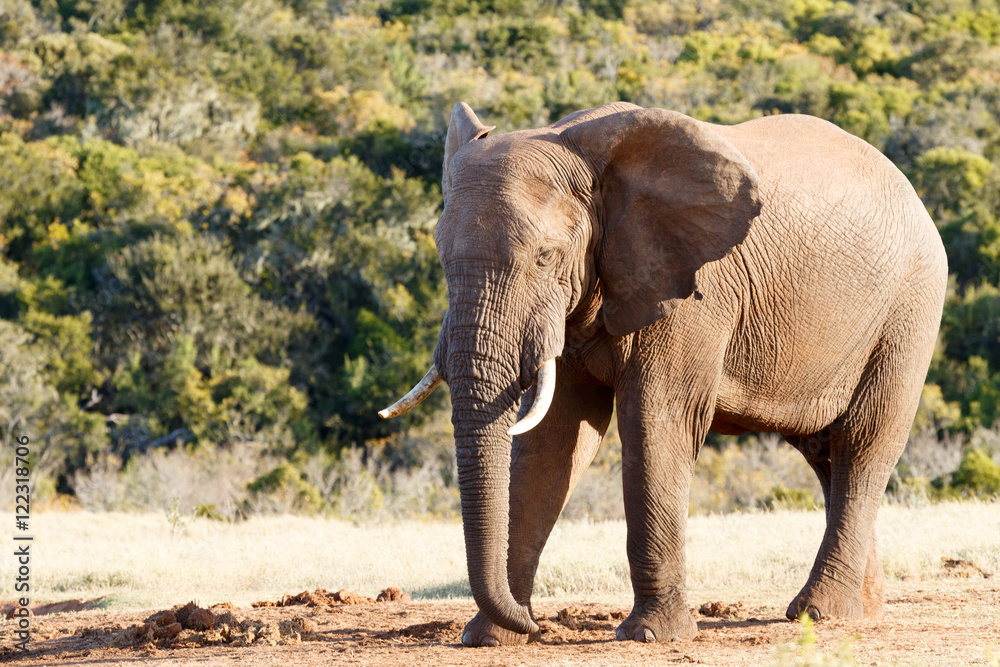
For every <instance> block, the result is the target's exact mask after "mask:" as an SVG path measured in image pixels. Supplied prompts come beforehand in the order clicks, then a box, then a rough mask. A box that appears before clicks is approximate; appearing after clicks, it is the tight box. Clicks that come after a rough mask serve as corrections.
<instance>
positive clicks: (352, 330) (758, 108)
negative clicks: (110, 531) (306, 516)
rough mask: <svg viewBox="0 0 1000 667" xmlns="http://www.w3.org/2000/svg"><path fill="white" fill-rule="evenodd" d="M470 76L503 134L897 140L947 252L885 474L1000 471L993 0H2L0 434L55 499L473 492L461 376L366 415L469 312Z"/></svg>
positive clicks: (719, 463)
mask: <svg viewBox="0 0 1000 667" xmlns="http://www.w3.org/2000/svg"><path fill="white" fill-rule="evenodd" d="M461 100H465V101H467V102H468V103H469V104H471V105H472V106H473V107H474V108H475V109H476V110H477V112H478V113H479V114H480V116H481V118H482V119H483V120H484V122H487V123H490V124H495V125H497V126H499V129H500V131H509V130H514V129H519V128H525V127H531V126H538V125H543V124H546V123H549V122H551V121H554V120H556V119H558V118H559V117H561V116H562V115H563V114H565V113H568V112H570V111H573V110H575V109H579V108H585V107H592V106H596V105H600V104H603V103H605V102H610V101H613V100H628V101H631V102H635V103H637V104H640V105H644V106H659V107H665V108H669V109H675V110H678V111H681V112H684V113H687V114H690V115H692V116H694V117H697V118H700V119H704V120H709V121H713V122H719V123H736V122H740V121H744V120H747V119H750V118H755V117H759V116H762V115H767V114H775V113H808V114H813V115H816V116H820V117H823V118H827V119H829V120H831V121H833V122H834V123H836V124H838V125H839V126H840V127H842V128H844V129H846V130H847V131H849V132H852V133H854V134H856V135H858V136H860V137H862V138H864V139H865V140H867V141H869V142H870V143H872V144H873V145H874V146H876V147H877V148H879V149H880V150H881V151H883V152H884V153H885V154H886V155H888V156H889V157H890V158H891V159H892V160H893V162H895V163H896V165H898V166H899V168H900V169H902V170H903V172H904V173H905V174H906V175H907V176H908V177H909V178H910V179H911V181H912V182H913V184H914V186H915V187H916V189H917V191H918V193H919V194H920V196H921V197H922V198H923V201H924V202H925V204H926V205H927V208H928V210H929V211H930V212H931V214H932V216H933V217H934V220H935V221H936V223H937V224H938V226H939V228H940V230H941V234H942V237H943V238H944V240H945V244H946V247H947V249H948V257H949V261H950V265H951V271H952V274H953V280H952V289H951V290H950V293H949V297H948V301H947V304H946V309H945V315H944V323H943V327H942V334H941V339H940V344H939V346H938V351H937V354H936V355H935V358H934V361H933V364H932V367H931V371H930V374H929V377H928V380H927V385H926V387H925V390H924V394H923V401H922V405H921V410H920V413H919V414H918V417H917V422H916V424H915V426H914V434H915V435H914V438H915V439H918V440H920V442H922V443H923V444H922V445H920V444H918V446H917V447H916V448H914V450H913V451H914V452H916V454H914V455H913V456H910V457H909V458H908V459H907V460H906V461H904V463H903V464H902V465H901V466H900V468H899V469H898V470H897V475H896V477H895V478H894V482H893V484H894V489H895V490H896V491H897V492H899V493H904V494H905V493H908V491H907V489H910V490H913V489H917V490H918V491H919V492H920V493H925V494H926V493H930V494H934V493H937V494H943V495H949V494H951V495H954V494H956V493H969V492H978V493H985V494H991V493H993V494H995V493H997V492H998V491H1000V467H998V466H997V463H996V461H997V458H998V456H1000V437H998V436H997V431H996V430H993V427H994V424H995V423H997V421H998V419H1000V287H998V285H1000V219H998V218H1000V168H998V166H1000V3H998V2H997V1H996V0H983V1H981V2H980V1H975V0H954V1H952V0H949V1H945V0H913V1H910V2H905V1H900V2H892V1H871V2H870V1H859V2H856V3H848V2H832V1H829V0H778V1H774V2H772V1H770V0H767V1H765V0H742V1H737V0H732V1H728V0H727V1H722V0H700V1H699V0H671V1H655V0H570V1H568V2H558V3H556V2H541V1H538V0H371V1H365V0H358V1H350V0H348V1H344V2H338V1H337V0H329V2H319V1H317V0H249V1H246V2H244V1H242V0H240V1H238V0H224V1H219V0H200V1H198V2H193V1H188V0H147V1H138V0H76V1H74V0H65V1H62V0H60V1H56V0H41V1H37V2H28V1H26V0H6V2H4V3H3V4H2V6H0V183H2V188H0V436H2V438H3V440H4V442H5V443H9V441H10V439H11V438H12V437H13V436H14V435H15V434H24V435H28V436H29V437H30V438H31V439H32V442H33V443H35V445H34V451H35V454H36V461H35V471H36V479H35V484H36V497H37V496H38V494H41V495H43V496H44V495H45V494H49V495H51V494H52V492H54V491H56V490H58V491H60V492H63V493H76V494H77V495H78V496H80V497H81V498H83V497H84V496H86V497H87V498H88V500H87V501H86V504H89V505H91V506H106V507H118V506H123V505H126V506H127V505H129V503H131V504H133V505H138V506H156V505H157V504H159V505H161V506H162V505H164V504H165V503H166V502H168V501H170V500H173V502H174V503H177V502H178V498H179V497H180V496H181V495H183V494H182V493H181V492H179V491H177V489H176V486H177V485H176V482H177V480H179V479H187V480H200V481H190V482H188V484H189V485H193V486H195V487H196V488H195V489H193V490H192V491H191V493H190V494H189V501H185V502H187V503H188V505H189V506H188V507H186V508H185V510H184V511H188V510H190V509H191V507H194V506H200V507H201V511H203V512H205V513H208V514H211V513H212V512H214V511H216V510H219V507H221V505H220V503H222V504H225V503H229V505H228V507H229V510H232V511H235V510H233V508H236V507H237V500H238V501H239V503H242V505H239V508H242V509H241V511H242V510H247V509H253V508H261V507H274V506H282V507H294V508H298V509H303V510H317V509H323V508H329V509H333V510H334V511H336V512H338V513H341V514H347V513H351V512H353V511H358V507H356V506H355V505H353V504H352V503H353V502H354V501H353V500H352V499H359V498H360V499H361V500H359V501H358V502H359V503H361V505H360V506H364V507H371V506H374V505H377V506H386V504H391V501H390V500H387V499H386V498H387V494H388V495H390V496H391V495H392V494H394V493H404V491H405V490H407V489H408V491H406V492H405V493H404V497H406V498H408V499H416V501H415V502H410V500H407V502H406V509H405V511H411V510H412V511H421V512H423V511H428V512H440V513H448V512H451V511H453V510H454V507H455V494H454V488H453V486H454V478H453V474H452V463H451V460H450V456H449V454H448V453H447V447H446V446H444V445H443V444H442V443H447V440H448V426H447V423H446V419H445V417H444V412H443V411H444V410H445V406H446V405H447V402H448V401H447V395H446V392H439V393H438V394H437V395H435V396H434V397H433V398H432V399H431V400H430V401H429V402H428V403H427V404H425V406H422V407H421V409H419V410H416V411H413V412H411V413H410V414H409V415H407V416H406V417H404V418H400V419H397V420H393V421H381V420H379V419H378V417H377V416H376V411H377V410H378V409H380V408H382V407H384V406H386V405H388V404H389V403H391V402H392V401H393V400H394V399H395V398H396V397H398V396H399V395H401V394H402V393H403V392H405V391H406V390H407V389H408V388H409V387H410V386H411V385H412V383H413V382H414V381H415V380H417V379H418V378H419V377H420V376H421V374H422V373H423V372H424V370H426V368H427V366H428V365H429V363H430V360H431V353H432V351H433V348H434V345H435V343H436V339H437V331H438V327H439V324H440V320H441V316H442V314H443V312H444V309H445V307H446V305H447V299H446V293H445V286H444V282H443V278H442V272H441V269H440V266H439V264H438V260H437V255H436V251H435V248H434V243H433V234H432V232H433V228H434V224H435V220H436V217H437V215H438V213H439V211H440V207H441V195H440V164H441V159H442V153H443V138H444V133H445V129H446V124H447V119H448V114H449V112H450V109H451V107H452V106H453V105H454V104H455V103H456V102H458V101H461ZM421 420H423V422H422V421H421ZM939 443H941V444H939ZM713 444H715V445H719V446H721V445H724V444H726V443H724V442H723V440H722V439H716V440H713ZM728 446H729V447H730V448H732V447H734V445H732V444H731V443H730V444H729V445H728ZM171 448H172V449H171ZM4 451H5V452H8V451H9V447H5V449H4ZM727 451H729V450H727V449H725V448H723V449H720V450H718V453H713V456H715V457H717V458H715V459H713V460H712V461H710V462H709V465H710V466H715V468H713V470H715V472H712V473H706V474H709V475H710V476H711V475H717V476H718V475H723V473H722V472H721V471H720V470H721V467H723V464H724V463H725V462H726V459H725V456H729V457H730V459H733V458H734V457H736V454H732V453H730V454H726V452H727ZM732 451H733V452H735V451H737V450H735V449H733V450H732ZM963 451H964V453H963ZM793 454H794V452H793ZM288 461H290V463H286V462H288ZM603 464H604V465H605V466H606V467H610V468H613V467H614V465H615V462H614V453H613V452H612V454H611V455H610V458H609V459H608V460H605V461H604V462H603ZM960 464H961V466H964V469H965V472H962V468H960ZM9 469H10V466H5V467H4V470H3V471H2V473H0V475H8V472H7V471H8V470H9ZM123 469H124V472H123ZM956 469H959V472H958V473H956V474H954V475H952V474H951V473H952V472H953V471H955V470H956ZM8 476H9V475H8ZM933 479H936V480H937V481H936V487H931V486H928V482H929V481H931V480H933ZM251 480H253V482H252V484H250V485H249V487H248V486H247V482H249V481H251ZM8 481H9V480H8ZM785 491H786V493H785V495H784V496H782V495H781V494H780V493H779V494H777V495H775V496H774V497H773V498H772V499H771V500H778V501H781V500H783V499H784V500H788V499H789V498H791V499H792V500H793V501H794V502H798V501H795V497H796V496H795V493H792V492H791V491H789V490H787V489H786V490H785ZM792 491H794V490H792ZM199 492H200V493H201V495H199ZM206 493H207V494H209V496H211V493H215V494H216V496H218V497H217V498H216V497H215V496H211V497H209V496H206V495H205V494H206ZM406 494H409V495H406ZM789 494H790V495H789ZM755 497H756V496H755ZM185 498H188V496H185ZM794 502H793V504H794ZM753 503H757V500H754V501H752V503H750V504H753ZM182 504H183V503H182ZM724 505H725V504H724ZM732 505H733V503H730V504H729V505H728V506H732ZM736 505H737V506H738V505H739V503H736ZM360 506H359V507H360ZM713 507H714V505H713ZM414 508H415V509H414ZM219 511H221V510H219ZM400 511H404V510H403V509H401V510H400Z"/></svg>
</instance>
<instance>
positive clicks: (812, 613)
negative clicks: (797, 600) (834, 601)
mask: <svg viewBox="0 0 1000 667" xmlns="http://www.w3.org/2000/svg"><path fill="white" fill-rule="evenodd" d="M806 613H807V614H809V618H811V619H812V620H814V621H821V620H823V612H821V611H820V610H819V609H817V608H816V607H814V606H812V605H809V607H808V608H806Z"/></svg>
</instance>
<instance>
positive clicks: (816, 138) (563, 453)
mask: <svg viewBox="0 0 1000 667" xmlns="http://www.w3.org/2000/svg"><path fill="white" fill-rule="evenodd" d="M492 129H494V128H492V127H487V126H484V125H483V124H482V123H481V122H480V121H479V119H478V118H477V117H476V115H475V114H474V113H473V111H472V110H471V109H470V108H469V107H468V106H467V105H465V104H464V103H463V104H459V105H457V106H456V107H455V108H454V110H453V111H452V114H451V121H450V125H449V128H448V135H447V140H446V144H445V158H444V173H443V179H442V185H443V188H442V189H443V193H444V211H443V213H442V214H441V217H440V220H439V222H438V225H437V229H436V232H435V239H436V241H437V248H438V253H439V256H440V258H441V263H442V265H443V266H444V272H445V276H446V279H447V282H448V306H449V307H448V311H447V314H446V316H445V318H444V323H443V326H442V329H441V335H440V338H439V340H438V345H437V348H436V351H435V354H434V365H433V366H432V367H431V369H430V371H428V373H427V375H426V376H425V378H424V380H422V381H421V383H420V384H419V385H418V386H417V387H415V388H414V389H413V391H411V392H410V394H408V395H407V396H406V397H404V398H403V399H401V400H400V401H399V402H398V403H397V404H396V405H394V406H392V407H391V408H387V409H386V410H384V411H383V412H382V413H381V414H382V415H383V416H393V415H395V414H398V413H400V412H403V411H405V410H407V409H409V408H411V407H412V406H413V405H415V404H416V403H418V402H419V401H420V400H422V398H423V397H425V396H426V395H427V394H428V393H429V392H430V391H432V390H433V389H434V387H435V386H437V384H438V383H440V382H441V381H442V380H443V381H446V382H448V385H449V386H450V388H451V392H452V406H453V423H454V427H455V440H456V448H457V458H458V466H459V487H460V492H461V499H462V518H463V525H464V529H465V544H466V557H467V559H468V566H469V581H470V584H471V587H472V592H473V596H474V597H475V600H476V602H477V604H478V605H479V609H480V612H479V614H478V615H477V616H476V617H475V618H474V619H473V620H472V621H470V622H469V624H468V625H467V626H466V628H465V631H464V634H463V642H464V643H465V644H467V645H496V644H506V643H515V642H521V641H524V640H525V639H526V638H527V636H528V635H529V634H530V633H534V632H536V631H537V629H538V627H537V625H536V624H535V622H534V621H533V620H532V616H531V610H530V604H529V598H530V595H531V589H532V583H533V580H534V575H535V571H536V568H537V566H538V558H539V554H540V552H541V550H542V547H543V546H544V544H545V541H546V539H547V538H548V535H549V532H550V531H551V529H552V526H553V524H554V523H555V521H556V518H557V517H558V515H559V512H560V511H561V509H562V507H563V506H564V504H565V502H566V500H567V498H568V496H569V494H570V492H571V490H572V489H573V487H574V485H575V484H576V482H577V481H578V480H579V478H580V476H581V474H582V472H583V470H584V468H586V467H587V465H588V464H589V463H590V462H591V460H592V458H593V456H594V454H595V451H596V449H597V447H598V444H599V442H600V440H601V437H602V436H603V434H604V432H605V430H606V429H607V427H608V423H609V421H610V419H611V413H612V404H613V403H615V402H617V406H618V428H619V433H620V435H621V440H622V476H623V483H624V492H625V515H626V519H627V524H628V538H627V551H628V559H629V565H630V572H631V579H632V587H633V590H634V594H635V600H634V606H633V608H632V612H631V614H630V615H629V616H628V617H627V618H626V619H625V620H624V621H623V622H622V624H621V625H620V626H619V627H618V629H617V637H618V638H619V639H635V640H640V641H656V640H661V641H663V640H669V639H672V638H677V637H679V638H689V637H693V636H694V635H695V634H696V632H697V625H696V624H695V623H694V621H693V620H692V618H691V615H690V614H689V612H688V607H687V601H686V599H685V590H684V586H685V562H684V530H685V521H686V517H687V513H688V490H689V485H690V480H691V475H692V469H693V466H694V462H695V459H696V458H697V456H698V451H699V449H700V447H701V446H702V443H703V442H704V439H705V436H706V433H707V432H708V430H709V429H712V430H715V431H718V432H721V433H728V434H736V433H743V432H746V431H747V430H758V431H769V432H777V433H781V434H783V435H784V436H785V438H786V439H787V440H788V441H789V442H790V443H791V444H792V445H794V446H795V447H796V448H798V449H799V450H800V451H801V452H802V453H803V454H804V455H805V457H806V459H807V460H808V462H809V464H810V465H811V466H812V467H813V469H814V470H815V471H816V474H817V475H818V477H819V479H820V482H821V484H822V487H823V494H824V496H825V498H826V519H827V527H826V533H825V535H824V537H823V542H822V545H821V547H820V550H819V554H818V555H817V556H816V561H815V564H814V566H813V568H812V573H811V574H810V575H809V579H808V581H807V582H806V584H805V586H804V587H803V588H802V590H801V592H800V593H799V594H798V595H797V596H796V597H795V599H794V600H792V602H791V604H790V605H789V607H788V612H787V615H788V616H789V617H790V618H794V617H797V616H798V615H800V614H801V613H802V612H807V613H809V614H810V615H811V616H813V617H814V618H817V619H818V618H823V617H827V616H839V617H846V618H862V617H872V616H877V615H879V614H880V613H881V609H882V605H883V603H884V594H883V573H882V566H881V562H880V560H879V556H878V550H877V547H876V543H875V529H874V523H875V515H876V512H877V510H878V505H879V500H880V497H881V496H882V493H883V492H884V491H885V487H886V483H887V481H888V478H889V474H890V472H891V471H892V469H893V466H894V465H895V463H896V461H897V459H898V458H899V455H900V453H901V452H902V449H903V446H904V444H905V442H906V439H907V434H908V431H909V428H910V426H911V423H912V421H913V417H914V414H915V411H916V409H917V404H918V401H919V397H920V392H921V387H922V384H923V380H924V376H925V374H926V372H927V367H928V364H929V363H930V359H931V354H932V351H933V348H934V342H935V338H936V335H937V331H938V325H939V322H940V317H941V308H942V303H943V300H944V295H945V284H946V281H947V275H948V270H947V261H946V259H945V253H944V247H943V246H942V244H941V239H940V237H939V235H938V233H937V231H936V229H935V227H934V224H933V222H932V221H931V219H930V217H929V216H928V214H927V212H926V210H925V209H924V207H923V205H922V204H921V202H920V200H919V199H918V198H917V195H916V194H915V193H914V191H913V188H912V187H911V186H910V184H909V182H907V180H906V178H905V177H904V176H903V175H902V174H901V173H900V172H899V171H898V170H897V169H896V168H895V167H894V166H893V165H892V163H891V162H890V161H889V160H888V159H886V158H885V157H884V156H883V155H882V154H880V153H879V152H878V151H877V150H875V149H874V148H872V147H871V146H869V145H868V144H866V143H865V142H863V141H861V140H860V139H857V138H855V137H853V136H851V135H849V134H847V133H846V132H843V131H841V130H840V129H838V128H837V127H835V126H834V125H831V124H830V123H827V122H825V121H822V120H820V119H817V118H812V117H808V116H799V115H787V116H773V117H767V118H761V119H757V120H752V121H749V122H746V123H742V124H740V125H735V126H730V127H724V126H719V125H711V124H708V123H704V122H700V121H697V120H694V119H692V118H689V117H687V116H684V115H682V114H680V113H675V112H671V111H664V110H662V109H644V108H640V107H637V106H635V105H632V104H626V103H614V104H608V105H605V106H602V107H600V108H597V109H590V110H586V111H578V112H576V113H573V114H570V115H569V116H566V117H565V118H563V119H562V120H560V121H559V122H557V123H555V124H553V125H550V126H548V127H544V128H541V129H538V130H525V131H518V132H511V133H509V134H504V135H501V136H495V137H493V136H487V135H488V134H489V132H490V130H492ZM525 392H527V393H525ZM522 394H524V400H523V402H521V406H520V412H519V411H518V404H519V401H520V400H521V398H522ZM529 406H530V407H529ZM518 417H520V420H519V421H517V422H516V423H515V420H516V418H518ZM535 426H537V428H533V427H535ZM511 435H514V436H515V437H514V438H513V442H511V437H510V436H511Z"/></svg>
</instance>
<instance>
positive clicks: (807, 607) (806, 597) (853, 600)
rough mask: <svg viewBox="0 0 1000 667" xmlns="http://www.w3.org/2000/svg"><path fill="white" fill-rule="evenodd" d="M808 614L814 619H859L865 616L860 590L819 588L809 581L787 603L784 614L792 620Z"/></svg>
mask: <svg viewBox="0 0 1000 667" xmlns="http://www.w3.org/2000/svg"><path fill="white" fill-rule="evenodd" d="M802 614H809V617H810V618H812V619H813V620H814V621H819V620H822V619H824V618H847V619H854V620H860V619H862V618H864V617H865V605H864V601H863V600H862V597H861V591H855V592H853V593H848V592H843V591H835V590H832V589H829V588H820V587H819V586H816V585H815V584H812V583H811V582H810V583H808V584H806V585H805V588H803V589H802V591H801V592H799V594H798V595H796V596H795V599H794V600H792V603H791V604H790V605H788V610H787V611H786V612H785V616H787V617H788V618H790V619H792V620H794V619H796V618H799V617H800V616H802Z"/></svg>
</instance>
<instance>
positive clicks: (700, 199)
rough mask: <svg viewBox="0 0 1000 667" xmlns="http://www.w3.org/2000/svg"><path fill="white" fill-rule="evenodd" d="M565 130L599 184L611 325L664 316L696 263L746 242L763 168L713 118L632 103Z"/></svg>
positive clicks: (601, 257) (624, 326)
mask: <svg viewBox="0 0 1000 667" xmlns="http://www.w3.org/2000/svg"><path fill="white" fill-rule="evenodd" d="M562 137H563V140H564V141H565V142H566V144H567V145H568V146H569V147H570V148H571V149H573V150H575V151H577V152H578V153H579V154H580V155H581V156H582V157H583V158H584V160H586V161H587V162H588V164H590V165H591V167H592V168H593V170H594V173H595V176H596V178H597V185H598V187H599V189H600V198H601V202H600V204H601V205H602V206H603V223H604V225H603V231H602V239H601V242H600V246H599V250H598V254H597V267H598V275H599V276H600V279H601V283H602V294H603V297H604V305H603V312H604V324H605V327H606V328H607V330H608V332H609V333H611V334H612V335H615V336H624V335H626V334H629V333H632V332H633V331H637V330H639V329H641V328H643V327H645V326H649V325H650V324H652V323H653V322H656V321H657V320H660V319H662V318H664V317H666V316H667V315H668V314H669V313H670V312H671V311H672V310H673V308H674V307H676V306H677V305H678V304H679V303H680V302H681V301H682V300H683V299H686V298H687V297H689V296H690V295H691V294H693V292H694V291H695V272H697V271H698V269H699V268H700V267H701V266H703V265H704V264H706V263H707V262H711V261H714V260H717V259H721V258H722V257H724V256H725V255H726V254H727V253H728V252H729V251H730V250H731V249H732V248H733V247H734V246H735V245H737V244H738V243H740V242H742V241H743V239H744V238H746V235H747V232H748V231H749V229H750V221H751V220H753V218H755V217H757V215H758V214H759V213H760V208H761V204H760V195H759V192H758V179H757V173H756V172H755V171H754V169H753V167H752V166H751V165H750V163H749V162H747V160H746V158H745V157H743V155H742V154H741V153H740V152H739V151H738V150H737V149H736V147H735V146H733V145H732V144H731V143H729V141H727V140H726V139H724V138H723V137H722V136H721V135H719V134H718V133H717V132H715V131H714V130H713V129H712V127H711V126H710V125H708V124H707V123H701V122H699V121H696V120H694V119H693V118H689V117H687V116H685V115H683V114H679V113H676V112H672V111H664V110H662V109H635V110H631V111H623V112H621V113H616V114H612V115H610V116H606V117H604V118H597V119H594V120H591V121H587V122H585V123H581V124H579V125H576V126H574V127H571V128H569V129H567V130H566V131H565V132H563V133H562Z"/></svg>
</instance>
